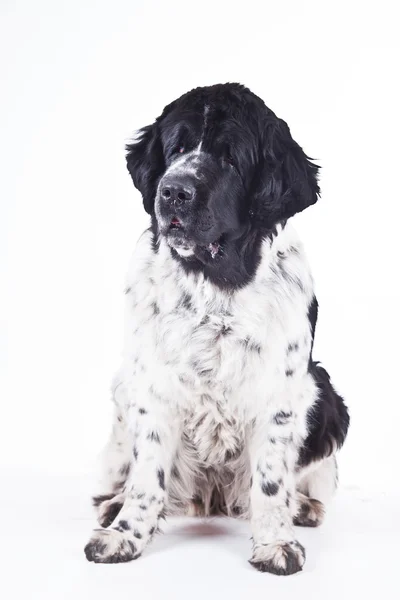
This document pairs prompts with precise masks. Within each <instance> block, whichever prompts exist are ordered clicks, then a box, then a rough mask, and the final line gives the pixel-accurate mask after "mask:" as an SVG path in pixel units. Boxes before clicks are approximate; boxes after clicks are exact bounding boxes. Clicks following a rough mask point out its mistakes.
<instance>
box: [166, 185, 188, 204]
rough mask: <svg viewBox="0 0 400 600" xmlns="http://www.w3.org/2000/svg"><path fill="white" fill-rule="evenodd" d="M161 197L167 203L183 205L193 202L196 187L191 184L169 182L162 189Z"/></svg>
mask: <svg viewBox="0 0 400 600" xmlns="http://www.w3.org/2000/svg"><path fill="white" fill-rule="evenodd" d="M161 196H162V197H163V198H164V200H166V201H167V202H171V203H173V204H183V203H184V202H187V201H188V200H191V199H192V198H193V196H194V187H192V186H191V185H190V184H185V185H183V184H182V183H178V182H173V181H171V182H168V183H166V184H165V185H163V187H162V188H161Z"/></svg>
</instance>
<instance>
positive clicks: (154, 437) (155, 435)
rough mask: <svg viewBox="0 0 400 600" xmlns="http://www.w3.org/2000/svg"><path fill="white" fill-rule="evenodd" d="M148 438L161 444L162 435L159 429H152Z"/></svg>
mask: <svg viewBox="0 0 400 600" xmlns="http://www.w3.org/2000/svg"><path fill="white" fill-rule="evenodd" d="M147 439H148V440H150V441H152V442H156V443H157V444H161V440H160V436H159V435H158V433H157V431H150V433H149V434H148V435H147Z"/></svg>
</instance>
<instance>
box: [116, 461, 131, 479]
mask: <svg viewBox="0 0 400 600" xmlns="http://www.w3.org/2000/svg"><path fill="white" fill-rule="evenodd" d="M130 470H131V465H130V464H129V463H126V464H125V465H122V467H121V468H120V470H119V473H120V475H122V477H127V476H128V475H129V472H130Z"/></svg>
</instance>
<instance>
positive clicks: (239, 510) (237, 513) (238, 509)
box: [232, 504, 243, 517]
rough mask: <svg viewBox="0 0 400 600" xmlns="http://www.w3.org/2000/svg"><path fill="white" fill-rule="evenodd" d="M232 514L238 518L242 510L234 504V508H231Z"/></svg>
mask: <svg viewBox="0 0 400 600" xmlns="http://www.w3.org/2000/svg"><path fill="white" fill-rule="evenodd" d="M232 514H234V515H235V516H237V517H238V516H240V515H241V514H243V508H242V507H241V506H238V505H237V504H235V506H233V508H232Z"/></svg>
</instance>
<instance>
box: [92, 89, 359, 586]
mask: <svg viewBox="0 0 400 600" xmlns="http://www.w3.org/2000/svg"><path fill="white" fill-rule="evenodd" d="M126 158H127V166H128V170H129V173H130V175H131V177H132V179H133V183H134V185H135V186H136V188H137V189H138V190H139V191H140V193H141V195H142V198H143V204H144V208H145V210H146V211H147V212H148V214H149V215H150V216H151V227H150V228H149V229H148V230H146V231H145V232H144V233H143V235H142V236H141V238H140V239H139V241H138V243H137V246H136V249H135V252H134V255H133V259H132V262H131V266H130V269H129V274H128V278H127V284H126V290H125V293H126V332H125V348H124V355H123V361H122V366H121V369H120V371H119V372H118V374H117V376H116V377H115V380H114V384H113V400H114V403H115V417H114V423H113V428H112V434H111V437H110V440H109V442H108V445H107V447H106V450H105V453H104V461H103V467H104V469H103V471H104V472H103V477H102V482H101V487H100V489H99V493H98V494H97V495H96V496H95V497H94V499H93V502H94V504H95V506H96V507H97V509H98V517H99V523H100V525H101V527H102V529H95V530H94V532H93V534H92V537H91V539H90V541H89V543H88V544H87V545H86V548H85V553H86V557H87V559H88V560H90V561H94V562H100V563H113V562H124V561H129V560H132V559H136V558H138V557H139V556H140V555H141V554H142V552H143V550H144V549H145V548H146V546H147V544H148V543H149V542H150V540H151V539H152V537H153V536H154V535H155V534H156V533H157V529H158V523H159V519H160V518H161V517H164V516H166V515H205V516H207V515H227V516H230V517H236V518H242V519H249V520H250V524H251V532H252V543H253V549H252V556H251V559H250V562H251V564H252V565H253V566H254V567H255V568H256V569H259V570H260V571H267V572H270V573H275V574H277V575H289V574H292V573H296V572H297V571H300V570H301V569H302V567H303V565H304V561H305V551H304V548H303V546H302V545H301V544H300V543H299V542H298V541H297V539H296V531H295V529H294V525H302V526H307V527H316V526H318V525H320V523H321V522H322V520H323V516H324V503H326V502H327V501H328V500H329V499H330V497H331V496H332V494H333V492H334V490H335V487H336V481H337V467H336V459H335V453H336V451H337V450H338V448H340V446H341V445H342V444H343V442H344V439H345V437H346V433H347V429H348V424H349V417H348V412H347V408H346V406H345V404H344V402H343V399H342V398H341V397H340V396H339V395H338V394H337V392H336V391H335V389H334V388H333V386H332V384H331V382H330V378H329V375H328V373H327V372H326V371H325V369H324V368H322V366H320V365H319V364H318V363H317V362H315V361H314V360H313V358H312V348H313V340H314V332H315V325H316V321H317V313H318V303H317V300H316V297H315V295H314V289H313V279H312V276H311V274H310V269H309V265H308V262H307V259H306V256H305V253H304V250H303V246H302V244H301V243H300V241H299V239H298V237H297V236H296V233H295V232H294V230H293V228H292V226H291V224H290V218H291V217H293V215H295V214H296V213H299V212H301V211H302V210H304V209H305V208H307V207H308V206H311V205H312V204H315V202H316V201H317V199H318V196H319V187H318V181H317V176H318V167H317V166H316V165H315V164H313V163H312V162H311V161H310V160H309V158H308V157H307V156H306V155H305V153H304V152H303V150H302V149H301V147H300V146H299V145H298V144H297V143H296V142H295V141H294V140H293V138H292V136H291V134H290V131H289V128H288V126H287V124H286V123H285V122H284V121H282V120H281V119H279V118H278V117H276V115H275V114H274V113H273V112H272V111H271V110H270V109H269V108H267V106H266V105H265V104H264V102H263V101H262V100H261V99H260V98H258V97H257V96H255V95H254V94H253V93H252V92H250V91H249V90H248V89H247V88H245V87H244V86H242V85H239V84H230V83H228V84H223V85H214V86H211V87H203V88H197V89H194V90H192V91H190V92H188V93H187V94H185V95H184V96H182V97H181V98H179V99H178V100H175V101H174V102H172V103H171V104H169V105H168V106H167V107H166V108H165V109H164V111H163V113H162V114H161V116H160V117H158V119H156V121H155V123H153V124H152V125H149V126H147V127H144V128H143V129H141V130H140V132H139V135H138V137H137V139H136V140H135V141H134V142H133V143H131V144H129V145H128V147H127V157H126Z"/></svg>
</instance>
